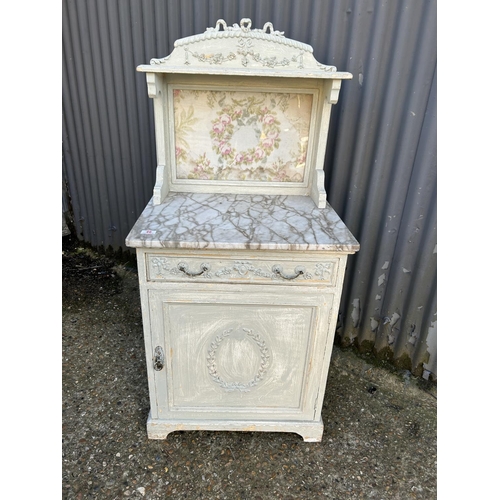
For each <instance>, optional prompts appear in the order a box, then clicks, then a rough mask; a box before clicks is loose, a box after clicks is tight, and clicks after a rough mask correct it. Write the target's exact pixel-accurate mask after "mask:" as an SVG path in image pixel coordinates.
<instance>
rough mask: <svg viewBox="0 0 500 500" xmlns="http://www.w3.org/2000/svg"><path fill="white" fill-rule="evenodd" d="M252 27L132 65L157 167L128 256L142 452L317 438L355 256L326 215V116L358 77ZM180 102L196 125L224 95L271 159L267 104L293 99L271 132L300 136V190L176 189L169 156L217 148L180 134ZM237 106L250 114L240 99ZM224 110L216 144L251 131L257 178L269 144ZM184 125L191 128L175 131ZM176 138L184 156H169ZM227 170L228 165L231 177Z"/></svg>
mask: <svg viewBox="0 0 500 500" xmlns="http://www.w3.org/2000/svg"><path fill="white" fill-rule="evenodd" d="M250 26H251V22H250V20H248V19H244V20H242V21H241V23H240V25H239V26H237V25H235V26H233V27H227V26H226V25H225V23H224V22H223V21H218V22H217V26H216V28H215V29H208V30H207V31H206V32H205V33H204V34H202V35H199V36H195V37H190V38H188V39H183V40H179V41H178V42H176V48H175V49H174V51H173V52H172V54H171V55H170V56H168V57H165V58H163V59H154V60H152V61H151V64H150V65H149V66H140V67H139V71H144V72H146V78H147V83H148V93H149V96H150V97H151V98H153V99H154V109H155V128H156V142H157V156H158V159H159V160H158V161H159V165H158V175H157V182H156V184H155V187H154V191H153V197H152V199H151V201H150V203H149V204H148V206H147V207H146V208H145V209H144V211H143V213H142V214H141V216H140V217H139V219H138V220H137V222H136V224H135V225H134V227H133V228H132V230H131V231H130V234H129V235H128V237H127V245H129V246H131V247H134V248H136V249H137V258H138V271H139V282H140V293H141V306H142V313H143V318H144V321H143V323H144V339H145V345H146V358H147V373H148V384H149V396H150V405H151V411H150V416H149V419H148V422H147V429H148V436H149V437H150V438H151V439H164V438H166V437H167V435H168V434H169V433H170V432H173V431H175V430H181V429H184V430H195V429H212V430H240V431H281V432H296V433H298V434H300V435H301V436H302V437H303V439H304V440H305V441H316V442H317V441H320V440H321V438H322V433H323V422H322V420H321V407H322V404H323V397H324V391H325V386H326V379H327V375H328V366H329V362H330V357H331V351H332V346H333V341H334V336H335V324H336V321H335V320H336V318H337V315H338V309H339V303H340V296H341V292H342V284H343V278H344V272H345V265H346V261H347V255H348V254H352V253H354V252H356V251H357V250H358V249H359V244H358V242H357V241H356V240H355V239H354V237H353V236H352V234H351V233H350V231H349V230H348V229H347V227H346V226H345V224H344V223H343V222H342V221H341V219H340V218H339V217H338V215H337V214H336V213H335V211H334V210H333V209H332V207H331V206H330V205H329V204H328V203H326V193H325V190H324V174H323V170H322V168H320V165H322V164H323V160H324V152H325V148H326V138H327V132H328V124H329V117H330V108H331V105H332V104H333V103H335V102H337V99H338V92H339V90H340V81H341V79H345V78H350V77H351V75H350V74H348V73H339V72H337V71H336V68H334V67H327V66H324V65H322V64H319V63H318V62H317V61H316V60H315V59H314V58H313V57H312V49H311V48H310V47H309V46H307V45H305V44H301V43H299V42H296V41H293V40H289V39H285V38H284V37H283V36H282V34H281V33H279V32H275V31H274V29H273V27H272V25H271V24H270V23H267V24H266V25H265V26H264V28H263V29H262V30H254V31H252V30H250ZM235 47H239V48H238V50H236V49H235ZM232 50H236V52H237V54H238V55H235V53H234V52H232ZM202 51H203V52H202ZM294 51H295V52H294ZM261 54H265V57H264V56H263V55H261ZM226 63H227V64H226ZM291 63H293V64H291ZM214 64H215V66H214ZM219 65H222V70H220V69H219V67H218V66H219ZM281 66H287V68H285V69H283V68H282V67H281ZM288 66H290V67H288ZM188 73H189V74H188ZM193 75H196V78H194V77H193ZM250 75H251V76H252V77H253V78H252V79H250V78H247V77H249V76H250ZM256 77H258V78H256ZM283 77H284V78H286V80H282V78H283ZM280 79H281V80H280ZM210 89H212V90H210ZM232 89H239V90H238V91H236V90H235V93H232ZM241 89H243V91H244V92H246V93H243V94H242V93H241V92H242V90H241ZM175 92H177V93H178V94H177V96H179V95H182V92H186V95H187V96H188V99H193V102H194V101H195V100H196V99H197V98H198V97H199V96H200V95H201V96H203V101H202V102H201V104H200V107H199V109H198V111H197V112H199V113H202V114H203V113H204V114H205V115H204V116H201V117H200V116H199V120H200V121H201V122H202V123H207V116H208V117H209V118H210V119H212V118H213V116H214V115H213V111H212V108H213V107H216V105H215V104H213V102H212V101H211V100H210V99H214V95H216V96H217V97H220V96H222V97H221V101H223V102H226V101H225V99H226V93H229V94H230V95H231V100H232V101H231V102H232V103H233V104H234V105H235V106H236V108H238V107H241V105H240V103H241V102H244V103H245V105H248V109H246V111H245V113H247V114H249V115H250V117H249V118H248V123H254V122H258V121H259V120H260V121H261V122H262V129H258V132H259V134H260V135H261V137H264V138H265V140H269V143H268V145H271V144H272V141H271V140H270V137H271V135H272V133H271V132H273V131H274V132H273V133H275V134H277V133H278V132H276V131H275V129H272V128H269V127H268V128H265V126H264V124H265V123H268V125H269V126H271V125H272V124H273V123H275V119H276V117H278V116H279V115H278V114H277V113H276V114H275V115H272V114H270V112H269V110H268V108H267V105H275V103H276V99H278V98H279V99H281V97H283V95H285V96H286V99H285V98H283V101H280V102H281V103H282V106H281V108H280V109H283V110H285V109H288V107H287V106H288V101H289V100H291V99H292V96H293V99H296V101H295V104H294V105H293V106H295V107H293V106H292V109H293V112H291V114H290V115H285V114H283V117H281V116H280V118H281V119H282V120H289V121H288V123H289V125H287V126H290V127H291V128H293V127H295V131H300V134H304V133H305V134H307V137H303V139H304V141H303V143H300V144H302V145H303V146H304V148H303V150H304V151H305V143H306V141H308V145H307V155H306V156H304V155H301V156H300V157H299V156H297V157H296V158H295V160H293V161H296V162H298V163H297V164H296V165H295V164H294V165H292V167H291V168H292V170H293V168H295V170H300V169H303V171H302V172H303V176H302V177H300V175H302V174H299V173H297V174H296V175H297V176H298V178H297V177H294V179H295V178H296V179H298V180H297V181H296V182H295V181H290V182H288V181H287V182H284V181H283V182H277V181H276V182H275V181H273V182H256V181H255V179H253V178H252V177H250V180H248V179H247V178H246V177H245V176H246V175H247V174H245V176H244V177H242V178H241V179H239V180H237V181H234V180H231V181H226V180H225V178H219V177H217V176H214V178H213V179H212V180H211V181H210V182H208V181H204V180H202V179H201V178H197V179H195V180H194V181H193V179H191V178H190V177H189V176H184V177H183V175H184V172H183V170H182V168H184V164H183V162H184V160H182V161H181V160H179V162H180V163H177V157H178V156H179V158H181V157H182V158H183V156H182V155H184V154H185V155H187V154H188V152H186V151H181V152H178V151H177V149H178V147H177V146H178V144H182V145H183V146H184V145H185V146H186V147H188V148H190V150H189V153H190V152H191V150H194V149H196V147H198V148H200V144H201V149H199V150H200V151H204V150H203V148H205V147H207V148H209V147H210V145H208V146H207V144H208V143H206V142H203V140H201V142H200V143H197V140H198V136H200V135H201V134H202V132H203V131H202V130H201V131H200V130H199V129H198V130H196V129H195V128H193V127H192V126H191V124H189V123H190V122H189V119H190V118H189V117H191V116H192V115H193V114H194V113H195V111H194V106H193V102H191V104H190V107H189V108H184V107H181V108H182V112H179V114H178V115H176V114H175V109H174V108H175V106H176V105H177V106H179V103H178V102H177V103H176V102H175V99H174V95H176V94H175ZM236 92H240V93H239V94H237V97H238V99H243V97H242V96H244V101H238V100H237V99H236V98H234V95H236ZM277 92H281V93H282V94H278V93H277ZM283 92H285V94H283ZM276 96H278V97H276ZM179 99H181V98H179ZM255 101H258V103H259V104H258V105H254V104H253V103H254V102H255ZM301 102H302V104H300V103H301ZM207 103H208V104H207ZM308 103H309V104H308ZM205 104H207V105H206V106H205ZM212 104H213V105H212ZM220 106H221V109H219V110H218V111H217V113H218V114H216V116H218V117H219V118H217V119H216V120H215V121H216V125H217V127H216V128H214V132H213V134H212V136H214V137H216V138H218V137H220V133H222V132H221V131H224V130H225V128H224V127H226V126H227V127H229V126H230V124H231V123H232V122H231V120H232V119H233V118H234V120H235V122H237V123H238V124H239V126H242V127H243V132H245V133H241V134H240V136H241V141H243V145H241V144H240V147H241V148H242V151H250V150H251V151H252V152H253V153H252V160H249V162H252V161H253V162H254V164H252V165H251V167H255V166H256V165H259V168H262V169H263V170H264V171H265V170H266V168H267V167H265V166H264V167H262V165H261V164H260V163H259V161H260V159H259V158H258V156H257V154H256V151H257V150H258V149H261V150H262V148H264V142H259V145H261V146H262V148H261V146H258V147H252V148H253V149H248V147H247V144H250V143H251V139H252V137H250V135H251V134H250V135H249V134H247V133H246V129H245V127H247V125H246V123H247V122H243V121H242V120H241V119H240V118H239V117H240V116H243V110H242V109H238V110H237V111H235V114H234V116H233V118H231V116H230V115H229V114H228V113H229V111H228V109H229V108H227V107H223V106H222V105H220ZM300 106H302V110H299V108H300ZM309 106H310V107H309ZM304 108H305V109H306V111H307V110H310V114H307V113H309V111H307V113H305V114H304V116H306V117H307V120H308V121H307V128H305V127H304V126H303V125H304V123H305V122H304V121H303V117H302V113H303V112H304ZM231 109H232V108H231ZM262 109H264V111H262ZM240 113H241V115H240ZM252 113H253V114H252ZM294 113H295V114H294ZM219 119H220V122H219V121H217V120H219ZM294 119H296V121H295V122H294ZM182 120H184V122H186V123H188V124H189V126H187V128H186V127H185V128H184V129H182V128H181V127H180V126H179V121H182ZM252 120H253V121H252ZM240 122H241V123H240ZM242 123H243V125H242ZM296 124H298V125H297V127H296ZM185 130H188V132H189V134H190V135H188V136H186V137H188V139H189V141H187V140H185V139H186V137H185V136H182V134H183V133H184V132H185ZM228 133H229V132H228ZM294 133H295V132H294ZM218 134H219V135H218ZM266 134H268V135H266ZM300 134H299V137H300ZM176 135H179V136H181V137H182V139H183V141H184V142H182V141H181V142H176V141H177V139H178V138H176V139H175V140H174V136H176ZM223 138H224V140H227V137H226V136H223ZM247 139H248V141H249V142H248V143H246V142H245V141H246V140H247ZM296 139H297V137H295V139H294V140H296ZM218 140H219V139H218ZM259 140H262V139H259ZM219 145H220V141H219ZM217 147H219V146H217ZM245 148H246V149H245ZM254 153H255V154H254ZM240 156H241V158H240V160H241V161H243V155H242V154H240ZM203 157H204V158H206V157H207V156H206V154H205V153H203ZM306 157H307V162H306V161H305V160H304V159H305V158H306ZM235 158H236V157H235ZM236 164H237V161H236V159H235V160H234V163H233V164H231V165H230V171H229V174H234V173H235V172H236V170H234V169H235V168H236V167H235V165H236ZM180 165H182V168H181V167H180ZM251 167H250V170H251ZM299 167H300V168H299ZM197 168H198V167H197ZM245 168H246V167H245ZM287 168H288V167H287ZM194 171H196V170H194ZM194 171H192V172H194ZM238 175H239V174H238ZM294 183H295V185H294ZM285 194H286V196H284V195H285Z"/></svg>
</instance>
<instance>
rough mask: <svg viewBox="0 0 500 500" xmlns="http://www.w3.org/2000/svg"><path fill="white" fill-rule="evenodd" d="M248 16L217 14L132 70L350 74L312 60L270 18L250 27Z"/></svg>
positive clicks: (303, 47) (318, 75) (311, 75)
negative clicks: (233, 18) (236, 19)
mask: <svg viewBox="0 0 500 500" xmlns="http://www.w3.org/2000/svg"><path fill="white" fill-rule="evenodd" d="M251 26H252V21H251V20H250V19H242V20H241V21H240V24H239V25H238V24H236V23H235V24H234V25H233V26H227V24H226V22H225V21H223V20H222V19H219V20H218V21H217V23H216V25H215V28H207V30H206V31H205V32H204V33H201V34H199V35H193V36H189V37H186V38H181V39H179V40H177V41H176V42H175V44H174V50H173V51H172V53H171V54H170V55H168V56H166V57H164V58H162V59H151V61H150V64H142V65H140V66H138V67H137V71H142V72H146V73H184V74H189V73H193V74H207V75H241V76H279V77H293V78H320V79H328V80H345V79H351V78H352V74H351V73H348V72H341V71H337V68H336V67H335V66H327V65H324V64H321V63H320V62H318V61H317V60H316V59H315V58H314V56H313V49H312V47H311V46H310V45H307V44H305V43H302V42H298V41H296V40H292V39H290V38H286V37H285V36H284V34H283V32H282V31H276V30H274V28H273V25H272V24H271V23H266V24H265V25H264V27H263V28H262V29H251Z"/></svg>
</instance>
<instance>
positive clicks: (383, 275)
mask: <svg viewBox="0 0 500 500" xmlns="http://www.w3.org/2000/svg"><path fill="white" fill-rule="evenodd" d="M384 283H385V273H384V274H381V275H380V276H379V277H378V286H381V285H383V284H384Z"/></svg>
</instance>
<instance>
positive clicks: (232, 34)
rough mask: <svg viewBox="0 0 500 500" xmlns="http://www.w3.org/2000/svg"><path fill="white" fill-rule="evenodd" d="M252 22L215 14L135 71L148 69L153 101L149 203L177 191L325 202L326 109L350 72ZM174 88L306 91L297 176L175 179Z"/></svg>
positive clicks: (258, 91) (256, 92) (281, 91)
mask: <svg viewBox="0 0 500 500" xmlns="http://www.w3.org/2000/svg"><path fill="white" fill-rule="evenodd" d="M251 25H252V23H251V20H249V19H242V20H241V23H240V25H233V26H229V27H228V26H227V25H226V23H225V22H224V21H222V20H219V21H217V24H216V28H208V29H207V31H206V32H205V33H202V34H199V35H195V36H191V37H187V38H183V39H181V40H177V41H176V42H175V45H174V50H173V51H172V53H171V54H170V55H169V56H167V57H164V58H162V59H152V60H151V61H150V64H149V65H140V66H138V68H137V70H138V71H141V72H145V73H146V79H147V83H148V93H149V96H150V97H151V98H153V99H154V103H155V105H154V113H155V128H156V149H157V158H158V166H157V175H156V183H155V187H154V193H153V204H155V205H158V204H161V203H162V202H163V201H164V199H165V197H166V195H167V193H168V192H170V191H175V192H200V193H207V192H209V193H216V192H217V193H248V194H257V193H258V194H275V195H302V196H310V197H311V198H312V199H313V201H314V202H315V203H316V206H317V207H319V208H324V207H325V206H326V191H325V187H324V173H323V163H324V156H325V150H326V141H327V133H328V124H329V119H330V111H331V106H332V104H336V103H337V101H338V98H339V92H340V87H341V83H342V80H343V79H351V78H352V74H351V73H347V72H338V71H337V69H336V68H335V67H334V66H326V65H323V64H321V63H319V62H318V61H316V59H315V58H314V56H313V55H312V52H313V51H312V48H311V47H310V46H309V45H306V44H304V43H301V42H298V41H296V40H291V39H288V38H286V37H284V36H283V33H281V32H279V31H276V30H274V28H273V27H272V24H271V23H266V27H264V28H263V29H251ZM255 77H259V78H255ZM174 88H176V89H179V88H189V89H193V90H196V89H197V90H201V91H204V92H205V93H206V92H210V91H217V92H220V91H232V92H235V91H236V92H238V91H240V92H241V91H242V90H244V91H245V92H247V93H250V94H253V95H255V96H258V95H259V94H261V95H263V93H269V92H278V93H285V94H286V93H291V94H297V93H298V94H300V93H301V92H302V93H308V94H312V95H313V96H314V99H313V107H312V113H311V121H310V129H309V134H308V144H309V146H308V151H307V156H306V165H305V169H304V179H303V181H302V182H300V183H297V182H281V181H274V180H273V181H272V182H271V181H269V182H267V181H266V182H261V181H259V182H257V181H249V180H230V181H229V180H217V181H214V180H203V179H199V178H197V179H189V178H187V179H186V178H183V179H178V178H177V177H176V171H177V169H176V161H177V160H176V147H175V136H174V124H175V119H174V112H173V108H174V105H173V103H174V97H173V89H174ZM243 149H245V148H243Z"/></svg>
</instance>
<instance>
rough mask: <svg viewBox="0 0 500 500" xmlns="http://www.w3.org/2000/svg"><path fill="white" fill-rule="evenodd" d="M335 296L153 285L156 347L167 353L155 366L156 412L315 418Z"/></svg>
mask: <svg viewBox="0 0 500 500" xmlns="http://www.w3.org/2000/svg"><path fill="white" fill-rule="evenodd" d="M332 299H333V295H332V294H329V293H321V292H317V291H315V292H312V293H308V292H307V291H305V292H304V289H301V290H300V292H297V290H293V291H289V290H285V291H280V292H276V291H273V293H269V292H261V291H259V292H256V291H254V290H252V291H248V292H247V291H241V290H240V291H231V290H228V289H227V288H226V289H220V288H219V289H213V288H212V289H210V290H206V291H205V290H204V289H203V288H201V287H198V288H194V287H190V288H189V290H188V289H186V288H185V289H184V290H182V291H179V290H178V289H176V288H175V287H171V288H170V287H166V288H163V289H161V290H159V289H157V290H149V304H150V321H151V341H152V345H151V351H152V352H155V350H156V352H157V353H159V354H161V353H162V352H163V355H164V363H163V368H162V369H161V370H159V371H158V368H159V367H158V366H157V367H156V370H151V372H153V373H154V387H155V398H152V402H153V404H156V410H157V411H156V412H154V413H155V414H156V415H157V417H156V418H160V419H161V418H169V419H182V418H186V419H187V418H189V419H193V418H209V419H210V418H214V419H220V418H231V419H249V418H254V419H263V420H265V419H270V420H276V419H288V420H302V419H308V420H311V419H314V418H315V404H316V402H317V397H318V389H319V387H320V386H322V384H321V383H320V378H321V377H322V373H323V370H322V367H323V363H329V352H328V356H326V357H325V351H326V350H327V346H330V348H331V340H332V339H330V342H328V335H333V334H334V332H333V329H332V331H330V332H329V324H328V314H329V312H330V308H331V306H332ZM150 362H151V363H153V362H154V359H152V360H150ZM320 400H322V398H320ZM317 418H319V411H318V417H317Z"/></svg>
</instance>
